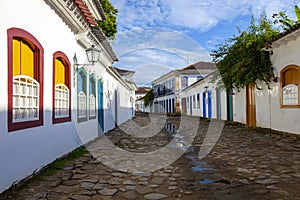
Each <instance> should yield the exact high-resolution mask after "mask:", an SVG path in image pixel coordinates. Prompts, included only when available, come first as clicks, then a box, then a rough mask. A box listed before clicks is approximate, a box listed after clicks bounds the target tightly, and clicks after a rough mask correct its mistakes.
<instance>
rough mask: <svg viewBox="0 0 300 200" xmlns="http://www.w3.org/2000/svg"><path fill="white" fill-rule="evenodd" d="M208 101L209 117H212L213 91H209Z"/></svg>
mask: <svg viewBox="0 0 300 200" xmlns="http://www.w3.org/2000/svg"><path fill="white" fill-rule="evenodd" d="M207 103H208V118H211V117H212V102H211V91H210V90H209V91H208V92H207Z"/></svg>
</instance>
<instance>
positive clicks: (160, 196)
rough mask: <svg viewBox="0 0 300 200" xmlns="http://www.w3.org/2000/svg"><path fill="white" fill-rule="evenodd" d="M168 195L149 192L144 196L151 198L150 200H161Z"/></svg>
mask: <svg viewBox="0 0 300 200" xmlns="http://www.w3.org/2000/svg"><path fill="white" fill-rule="evenodd" d="M167 197H168V196H167V195H164V194H158V193H152V194H147V195H145V196H144V198H145V199H149V200H159V199H165V198H167Z"/></svg>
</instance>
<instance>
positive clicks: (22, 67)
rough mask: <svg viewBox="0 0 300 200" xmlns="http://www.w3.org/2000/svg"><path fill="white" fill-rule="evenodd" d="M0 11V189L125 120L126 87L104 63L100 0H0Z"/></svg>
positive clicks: (109, 53) (106, 49)
mask: <svg viewBox="0 0 300 200" xmlns="http://www.w3.org/2000/svg"><path fill="white" fill-rule="evenodd" d="M16 5H17V6H16ZM0 10H1V12H0V16H1V19H5V20H3V21H2V23H1V26H0V37H1V41H2V43H1V48H0V55H1V58H3V59H2V60H1V63H2V66H3V67H2V72H1V73H0V80H1V84H0V94H1V96H2V100H1V102H0V109H1V111H0V127H1V129H0V160H1V165H0V177H1V181H0V192H2V191H4V190H5V189H7V188H9V187H10V186H11V185H12V184H13V183H16V182H18V181H20V180H22V179H24V178H26V177H27V176H29V175H31V174H32V173H33V172H35V171H38V170H40V169H41V168H42V167H44V166H46V165H47V164H49V163H50V162H52V161H54V160H55V159H56V158H58V157H61V156H62V155H64V154H66V153H68V152H70V151H71V150H73V149H75V148H77V147H78V146H81V145H83V144H85V143H86V142H88V141H91V140H92V139H94V138H96V137H97V136H99V134H101V133H103V132H107V131H108V130H111V129H112V128H114V127H115V126H116V124H121V123H122V122H124V121H126V120H128V119H130V118H131V117H132V114H131V113H130V111H131V109H132V105H131V103H130V95H131V94H132V88H131V87H130V85H128V84H127V83H126V82H125V81H124V80H123V79H121V78H120V77H119V76H120V75H118V73H117V72H116V71H114V70H112V69H111V67H110V66H111V65H112V63H113V62H114V61H117V57H116V55H115V54H114V52H113V50H112V48H111V46H110V44H109V42H108V40H107V39H106V37H105V36H104V34H103V33H102V31H101V30H100V29H99V28H98V27H97V22H96V21H97V20H105V15H104V13H103V10H102V8H101V5H100V3H99V1H96V0H95V1H94V0H56V1H52V0H42V1H36V0H27V1H21V0H16V1H8V0H4V1H1V2H0ZM92 45H95V46H96V47H97V49H99V50H100V51H101V54H100V58H99V59H98V61H97V62H95V63H93V65H91V64H90V63H89V62H88V60H87V56H86V51H85V50H86V49H87V48H90V47H91V46H92Z"/></svg>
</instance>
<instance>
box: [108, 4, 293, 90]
mask: <svg viewBox="0 0 300 200" xmlns="http://www.w3.org/2000/svg"><path fill="white" fill-rule="evenodd" d="M110 1H111V3H112V4H113V5H114V6H115V7H116V8H117V9H118V10H119V14H118V18H117V25H118V33H117V36H116V38H115V40H114V41H112V42H111V43H112V46H113V48H114V50H115V52H116V54H117V56H118V58H119V62H116V63H114V66H116V67H120V68H123V69H129V70H133V71H136V73H135V75H134V81H135V82H136V83H137V84H138V85H147V84H150V83H151V81H152V80H154V79H156V78H158V77H159V76H161V75H163V74H165V73H167V72H169V71H170V70H172V69H177V68H182V67H184V66H187V65H189V64H191V63H195V62H197V61H211V57H210V53H211V51H212V50H214V49H216V45H218V44H222V43H223V42H224V40H226V39H227V38H229V37H231V36H233V35H234V34H237V29H236V27H237V26H238V27H240V28H241V29H242V30H244V29H245V28H246V27H247V26H248V25H249V23H250V18H251V15H252V14H253V15H254V16H255V17H259V15H260V14H261V13H263V12H264V11H266V14H267V16H268V17H270V18H271V16H272V14H273V13H278V12H279V11H286V12H287V14H288V16H289V17H290V18H293V19H294V18H295V14H294V11H293V7H294V5H296V4H298V3H299V1H295V0H281V1H280V0H253V1H249V0H238V1H237V0H206V1H204V0H203V1H201V0H110ZM298 5H299V4H298Z"/></svg>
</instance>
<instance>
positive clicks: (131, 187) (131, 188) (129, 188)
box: [125, 185, 136, 190]
mask: <svg viewBox="0 0 300 200" xmlns="http://www.w3.org/2000/svg"><path fill="white" fill-rule="evenodd" d="M125 188H126V190H135V188H136V186H135V185H126V186H125Z"/></svg>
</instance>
